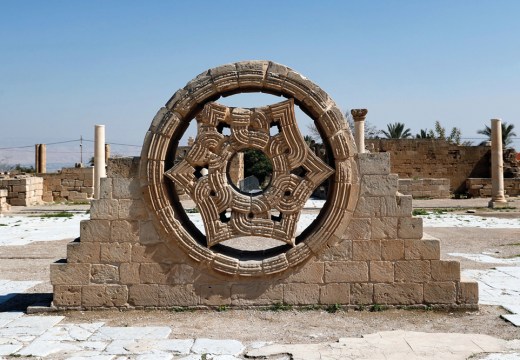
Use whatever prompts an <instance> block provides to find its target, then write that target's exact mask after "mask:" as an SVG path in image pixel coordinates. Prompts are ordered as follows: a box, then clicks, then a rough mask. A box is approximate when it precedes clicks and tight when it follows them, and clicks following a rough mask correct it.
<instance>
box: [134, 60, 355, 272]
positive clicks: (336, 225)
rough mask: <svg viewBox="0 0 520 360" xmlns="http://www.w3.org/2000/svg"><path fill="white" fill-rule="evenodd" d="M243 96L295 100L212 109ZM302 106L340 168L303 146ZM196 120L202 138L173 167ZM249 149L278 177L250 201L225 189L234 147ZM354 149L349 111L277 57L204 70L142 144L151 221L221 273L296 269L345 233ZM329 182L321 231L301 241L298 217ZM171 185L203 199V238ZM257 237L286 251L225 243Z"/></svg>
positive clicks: (351, 204) (171, 242) (351, 203)
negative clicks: (298, 117) (298, 113)
mask: <svg viewBox="0 0 520 360" xmlns="http://www.w3.org/2000/svg"><path fill="white" fill-rule="evenodd" d="M244 92H264V93H268V94H274V95H278V96H283V97H285V98H286V99H288V101H285V102H282V103H280V104H275V105H271V106H267V107H263V108H256V109H238V108H227V107H224V106H222V105H218V104H216V103H213V101H215V100H217V99H218V98H219V97H221V96H229V95H233V94H239V93H244ZM295 104H296V105H298V106H299V107H300V108H301V109H302V110H303V111H304V112H305V113H306V114H307V115H309V116H310V117H311V118H312V119H313V120H314V122H315V124H316V127H317V128H318V130H319V131H320V133H321V135H322V139H323V141H324V143H325V145H326V146H327V148H328V150H329V151H330V156H331V161H332V163H331V166H332V167H333V169H332V168H330V167H328V166H327V165H325V164H324V163H323V162H321V161H318V159H317V158H316V157H315V156H314V155H313V154H312V153H311V152H310V151H308V150H307V149H308V148H307V146H306V145H304V144H302V139H301V135H300V133H299V131H298V129H297V127H296V123H295V118H294V105H295ZM195 117H196V118H197V121H198V122H199V131H198V134H197V140H196V142H195V144H194V146H193V147H192V149H191V150H190V152H189V154H187V157H186V159H185V161H183V162H181V163H179V164H177V165H176V166H173V165H174V162H173V156H172V150H173V149H175V147H176V146H177V144H178V142H179V140H180V138H181V137H182V135H183V133H184V131H185V129H186V128H187V126H188V124H189V122H190V121H191V120H192V119H193V118H195ZM219 124H220V125H219ZM273 124H277V125H278V127H279V134H278V135H276V136H272V137H271V136H269V128H270V127H271V125H273ZM222 126H225V127H229V128H231V135H227V136H226V135H223V134H221V133H220V132H219V130H221V127H222ZM251 148H252V149H258V150H261V151H263V152H264V153H265V154H266V155H267V156H268V157H269V158H270V160H271V162H272V164H273V174H272V179H271V184H270V187H269V188H268V189H267V190H265V191H264V192H263V193H262V194H260V195H258V196H252V197H249V196H245V195H243V194H241V193H239V192H237V191H236V190H235V189H234V188H233V187H231V186H228V181H229V180H228V178H227V175H226V166H227V163H228V162H229V161H230V159H231V158H232V156H233V154H235V153H236V152H237V151H240V150H243V149H251ZM355 153H356V146H355V144H354V140H353V138H352V135H351V133H350V130H349V128H348V125H347V123H346V121H345V118H344V116H343V114H342V112H341V111H340V110H339V109H338V107H337V106H336V104H335V103H334V101H333V100H332V99H331V98H330V97H329V96H328V95H327V93H326V92H325V91H323V90H322V89H321V88H320V87H319V86H317V85H316V84H314V83H313V82H312V81H310V80H309V79H307V78H305V77H303V76H301V75H300V74H298V73H297V72H295V71H294V70H292V69H290V68H288V67H286V66H283V65H280V64H277V63H274V62H272V61H243V62H237V63H233V64H226V65H222V66H219V67H216V68H213V69H209V70H207V71H205V72H203V73H202V74H200V75H198V76H197V77H195V78H194V79H193V80H192V81H190V82H189V83H188V84H187V85H186V86H185V87H184V88H182V89H180V90H178V91H177V92H176V93H175V94H174V95H173V96H172V98H171V99H170V100H169V101H168V102H167V104H166V105H165V107H163V108H161V109H160V110H159V112H158V113H157V115H156V116H155V118H154V119H153V121H152V124H151V126H150V128H149V130H148V132H147V134H146V137H145V140H144V143H143V148H142V151H141V162H140V170H139V171H140V175H139V177H140V183H141V189H142V193H143V198H144V201H145V203H146V205H147V208H148V212H149V215H150V218H151V220H152V221H153V223H154V226H155V228H156V230H157V231H158V232H159V235H160V237H161V240H162V241H164V243H165V244H166V245H167V246H169V247H170V248H171V249H172V250H174V251H179V249H180V250H182V251H184V252H185V254H186V255H187V256H188V257H189V258H191V259H192V260H193V261H195V262H196V263H198V264H200V265H201V266H204V267H206V268H207V269H208V270H210V271H213V272H214V273H215V274H225V275H230V276H242V277H251V276H256V277H262V276H267V275H270V274H275V273H280V272H283V271H285V270H287V269H289V268H291V267H294V266H298V265H299V264H302V263H303V262H305V261H306V260H308V259H310V258H311V257H312V256H316V255H318V254H320V252H321V251H323V248H324V247H325V246H327V245H329V246H330V245H332V244H333V243H334V242H336V241H338V240H340V239H341V238H342V236H344V234H345V230H346V229H347V226H348V225H349V223H350V219H351V218H352V215H353V211H354V209H355V207H356V204H357V200H358V197H359V175H358V170H357V166H358V165H357V162H356V160H355V158H354V155H355ZM172 166H173V168H172ZM202 168H207V169H208V175H207V176H200V174H201V171H200V170H201V169H202ZM293 170H303V172H299V171H293ZM194 172H196V174H197V175H199V176H195V175H194ZM332 173H333V175H331V174H332ZM295 174H300V176H297V175H295ZM326 178H330V181H329V194H328V198H327V201H326V203H325V206H324V207H323V209H322V210H321V212H320V214H319V215H318V217H317V219H316V220H315V222H314V223H313V225H314V226H312V227H310V228H308V229H306V231H305V232H304V234H302V235H300V236H298V237H297V240H296V241H295V239H294V224H296V222H297V220H298V214H299V212H300V210H301V208H302V206H303V204H304V203H305V200H306V199H307V198H308V196H309V194H310V193H311V192H312V190H313V189H314V188H315V187H316V186H317V185H319V183H320V182H322V181H323V180H324V179H326ZM172 181H173V182H174V183H175V184H176V185H177V186H182V187H183V188H184V189H186V191H187V193H188V194H190V196H191V197H192V198H193V199H194V200H195V202H196V203H197V206H198V208H199V209H200V211H201V214H202V216H203V218H204V223H205V227H206V235H207V236H206V239H205V242H204V240H201V239H200V237H199V236H200V233H196V232H195V231H194V230H193V229H192V227H190V226H189V224H187V223H185V222H184V220H185V216H184V215H183V214H184V212H183V209H182V207H181V206H180V204H179V203H178V201H177V200H176V197H175V196H174V195H173V194H174V191H172ZM229 208H231V209H232V215H231V217H230V219H229V221H228V220H227V219H226V221H223V220H224V219H222V220H221V217H220V214H221V213H222V211H223V210H224V209H225V210H227V209H229ZM273 209H276V210H277V212H278V211H279V213H280V214H281V219H280V217H274V218H272V217H271V216H270V212H271V211H272V210H273ZM252 234H254V235H255V236H267V237H272V238H275V239H278V240H281V241H283V242H284V243H285V245H283V246H280V247H276V248H272V249H269V251H263V252H260V253H257V252H252V253H248V252H245V251H242V252H240V253H238V254H237V253H236V252H233V251H231V250H228V248H226V246H225V244H221V242H222V241H224V240H226V239H232V238H235V237H239V236H244V235H245V236H249V235H252Z"/></svg>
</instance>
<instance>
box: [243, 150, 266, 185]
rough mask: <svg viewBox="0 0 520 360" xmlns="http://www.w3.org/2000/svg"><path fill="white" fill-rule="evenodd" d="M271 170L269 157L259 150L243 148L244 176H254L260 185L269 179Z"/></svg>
mask: <svg viewBox="0 0 520 360" xmlns="http://www.w3.org/2000/svg"><path fill="white" fill-rule="evenodd" d="M272 172H273V165H272V164H271V161H270V160H269V158H268V157H267V156H266V155H265V154H264V153H263V152H262V151H260V150H255V149H246V150H244V176H245V177H248V176H252V175H254V176H256V178H257V179H258V182H259V183H260V186H262V187H263V185H264V183H265V182H266V181H269V179H270V177H271V174H272Z"/></svg>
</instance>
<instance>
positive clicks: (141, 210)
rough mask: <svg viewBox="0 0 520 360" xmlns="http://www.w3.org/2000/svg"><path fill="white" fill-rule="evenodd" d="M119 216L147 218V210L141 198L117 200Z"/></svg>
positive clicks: (123, 217)
mask: <svg viewBox="0 0 520 360" xmlns="http://www.w3.org/2000/svg"><path fill="white" fill-rule="evenodd" d="M119 218H120V219H126V220H147V219H148V218H149V216H148V212H147V210H146V207H145V205H144V202H143V201H142V200H128V199H121V200H119Z"/></svg>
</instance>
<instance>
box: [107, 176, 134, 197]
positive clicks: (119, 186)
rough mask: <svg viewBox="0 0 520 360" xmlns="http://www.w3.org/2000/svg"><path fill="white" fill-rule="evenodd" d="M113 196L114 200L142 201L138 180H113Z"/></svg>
mask: <svg viewBox="0 0 520 360" xmlns="http://www.w3.org/2000/svg"><path fill="white" fill-rule="evenodd" d="M112 187H113V190H112V196H113V197H114V199H140V198H141V188H140V184H139V179H138V178H119V177H117V178H113V179H112Z"/></svg>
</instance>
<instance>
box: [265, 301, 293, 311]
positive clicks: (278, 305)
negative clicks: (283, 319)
mask: <svg viewBox="0 0 520 360" xmlns="http://www.w3.org/2000/svg"><path fill="white" fill-rule="evenodd" d="M268 309H269V310H271V311H288V310H292V306H291V305H289V304H285V303H275V304H273V305H271V306H269V308H268Z"/></svg>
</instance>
